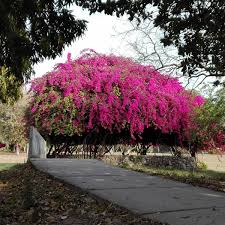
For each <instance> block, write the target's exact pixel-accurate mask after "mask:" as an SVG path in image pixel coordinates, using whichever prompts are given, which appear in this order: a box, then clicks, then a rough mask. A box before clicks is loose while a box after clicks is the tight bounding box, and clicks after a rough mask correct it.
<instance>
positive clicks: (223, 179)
mask: <svg viewBox="0 0 225 225" xmlns="http://www.w3.org/2000/svg"><path fill="white" fill-rule="evenodd" d="M122 167H123V168H126V169H131V170H135V171H138V172H143V173H147V174H150V175H156V176H161V177H164V178H169V179H172V180H177V181H180V182H184V183H189V184H193V185H195V186H203V187H209V188H211V189H214V190H220V191H225V173H223V172H216V171H212V170H196V171H186V170H178V169H171V168H154V167H148V166H144V165H134V166H132V167H130V166H129V165H123V166H122Z"/></svg>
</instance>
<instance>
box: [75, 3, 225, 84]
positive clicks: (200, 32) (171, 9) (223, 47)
mask: <svg viewBox="0 0 225 225" xmlns="http://www.w3.org/2000/svg"><path fill="white" fill-rule="evenodd" d="M75 2H76V4H77V5H79V6H81V7H83V8H87V9H89V10H90V13H94V12H104V13H106V14H109V15H112V14H114V13H115V14H116V15H117V16H121V15H123V14H125V13H126V14H128V15H129V19H130V20H133V19H134V18H137V19H138V20H139V21H140V20H141V19H146V18H150V17H151V18H152V19H153V20H154V24H155V26H156V27H160V28H161V29H162V30H163V32H164V37H163V38H162V39H161V41H162V42H163V44H164V45H165V46H168V45H174V46H176V47H177V49H178V53H179V55H180V56H182V57H183V60H182V63H181V65H182V71H183V73H184V74H186V75H188V76H190V77H196V76H197V77H198V76H201V75H204V76H206V77H209V76H210V77H216V78H222V77H224V71H225V39H224V33H225V2H224V1H223V0H216V1H215V0H209V1H202V0H193V1H185V0H182V1H176V0H170V1H168V0H161V1H159V0H148V1H146V0H139V1H132V0H117V1H110V0H109V1H99V0H89V1H80V0H77V1H75ZM151 6H154V7H151ZM219 80H220V79H217V81H216V83H217V84H218V83H219Z"/></svg>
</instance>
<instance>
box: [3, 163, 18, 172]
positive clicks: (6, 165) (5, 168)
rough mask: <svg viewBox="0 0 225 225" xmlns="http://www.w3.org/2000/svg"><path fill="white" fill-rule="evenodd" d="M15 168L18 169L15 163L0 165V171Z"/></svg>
mask: <svg viewBox="0 0 225 225" xmlns="http://www.w3.org/2000/svg"><path fill="white" fill-rule="evenodd" d="M17 167H18V164H17V163H0V171H4V170H10V169H14V168H17Z"/></svg>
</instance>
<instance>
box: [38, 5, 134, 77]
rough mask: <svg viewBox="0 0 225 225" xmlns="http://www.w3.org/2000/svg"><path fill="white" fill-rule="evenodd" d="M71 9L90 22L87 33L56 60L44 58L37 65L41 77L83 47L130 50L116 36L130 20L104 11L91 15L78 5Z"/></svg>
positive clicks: (106, 51) (111, 50) (115, 51)
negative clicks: (106, 13) (68, 55)
mask: <svg viewBox="0 0 225 225" xmlns="http://www.w3.org/2000/svg"><path fill="white" fill-rule="evenodd" d="M71 10H73V13H74V15H76V17H77V18H78V19H85V20H87V21H88V22H89V23H88V25H87V26H88V27H87V28H88V29H87V31H86V32H85V35H84V36H83V37H82V38H80V39H78V40H76V41H74V42H73V43H72V44H71V45H70V46H68V47H66V48H65V50H64V51H63V53H62V55H61V56H59V57H57V58H56V59H54V60H44V61H43V62H41V63H38V64H37V65H35V66H34V71H35V77H40V76H42V75H44V74H45V73H46V72H49V71H51V70H52V69H53V68H54V65H56V64H57V63H62V62H65V61H66V59H67V54H68V53H71V55H72V58H76V57H77V56H78V55H79V53H80V52H81V51H82V50H83V49H88V48H90V49H94V50H95V51H97V52H99V53H106V54H109V53H116V54H120V55H126V53H127V51H129V49H128V47H127V46H126V43H125V42H123V43H122V42H121V38H116V37H115V34H116V30H121V29H123V27H129V21H128V20H127V19H126V18H125V17H122V18H117V17H116V16H108V15H105V14H103V13H102V14H101V13H96V14H93V15H89V12H88V11H87V10H82V9H81V8H80V7H77V6H73V7H72V8H71ZM130 54H131V53H130ZM130 54H129V56H130Z"/></svg>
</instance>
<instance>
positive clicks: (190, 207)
mask: <svg viewBox="0 0 225 225" xmlns="http://www.w3.org/2000/svg"><path fill="white" fill-rule="evenodd" d="M32 163H33V164H34V165H35V167H36V168H38V169H39V170H42V171H44V172H47V173H49V174H51V175H53V176H54V177H56V178H59V179H61V180H64V181H66V182H68V183H70V184H73V185H75V186H78V187H80V188H82V189H85V190H87V191H88V192H91V193H92V194H95V195H97V196H99V197H101V198H103V199H107V200H109V201H111V202H113V203H116V204H118V205H120V206H123V207H125V208H127V209H129V210H131V211H133V212H135V213H138V214H140V215H142V216H145V217H150V218H154V219H156V220H158V221H161V222H167V223H169V224H171V225H225V194H224V193H220V192H216V191H211V190H208V189H206V188H199V187H193V186H191V185H188V184H183V183H179V182H175V181H171V180H167V179H163V178H160V177H156V176H150V175H145V174H143V173H138V172H134V171H129V170H125V169H121V168H118V167H113V166H110V165H106V164H105V163H103V162H101V161H97V160H75V159H72V160H71V159H42V160H41V159H36V160H32Z"/></svg>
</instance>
